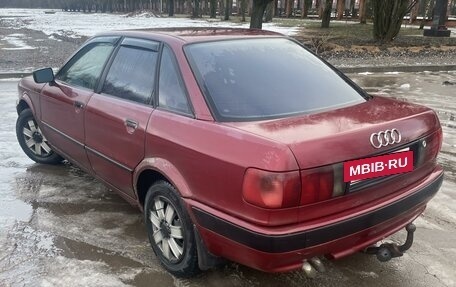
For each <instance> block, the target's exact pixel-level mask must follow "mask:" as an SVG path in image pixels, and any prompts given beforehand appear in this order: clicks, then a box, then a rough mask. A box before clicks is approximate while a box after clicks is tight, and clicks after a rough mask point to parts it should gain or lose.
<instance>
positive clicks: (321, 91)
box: [185, 38, 366, 121]
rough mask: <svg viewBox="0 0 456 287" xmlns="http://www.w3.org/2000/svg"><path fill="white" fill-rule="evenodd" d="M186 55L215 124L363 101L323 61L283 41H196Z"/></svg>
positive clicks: (190, 45) (316, 109)
mask: <svg viewBox="0 0 456 287" xmlns="http://www.w3.org/2000/svg"><path fill="white" fill-rule="evenodd" d="M185 52H186V54H187V57H188V59H189V62H190V65H191V67H192V70H193V72H194V73H195V75H196V78H197V80H198V84H199V86H200V87H201V89H202V92H203V94H204V95H205V97H206V99H207V100H208V102H209V104H210V106H211V109H212V111H213V113H214V115H215V117H216V118H217V119H218V120H220V121H252V120H260V119H268V118H280V117H287V116H293V115H298V114H309V113H316V112H320V111H324V110H330V109H335V108H340V107H344V106H350V105H354V104H357V103H362V102H364V101H365V100H366V99H365V98H364V97H363V96H362V95H361V94H360V93H359V92H358V91H357V90H356V89H355V88H354V87H352V86H351V85H350V84H349V83H348V82H346V81H345V80H344V79H343V78H342V77H341V76H339V75H338V74H337V73H336V72H335V71H334V70H332V69H331V68H330V67H329V66H327V65H326V64H325V63H324V62H322V61H321V60H320V59H318V58H317V57H316V56H314V55H312V54H311V53H310V52H308V51H307V50H306V49H304V48H303V47H301V46H300V45H298V44H297V43H295V42H293V41H291V40H288V39H285V38H272V39H271V38H269V39H237V40H225V41H214V42H204V43H195V44H189V45H187V46H186V47H185Z"/></svg>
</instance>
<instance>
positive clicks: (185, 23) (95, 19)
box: [0, 9, 298, 38]
mask: <svg viewBox="0 0 456 287" xmlns="http://www.w3.org/2000/svg"><path fill="white" fill-rule="evenodd" d="M44 11H45V10H42V9H0V17H12V16H13V15H14V16H15V17H16V18H14V21H15V27H20V28H28V29H33V30H39V31H42V32H44V33H45V34H47V35H49V36H51V35H53V34H57V35H62V36H66V37H73V38H76V37H81V36H93V35H95V34H98V33H101V32H105V31H110V30H124V29H147V28H170V27H208V28H213V27H228V28H233V27H235V28H248V27H249V23H243V24H239V23H232V22H222V21H218V22H212V21H207V20H205V19H189V18H167V17H163V18H158V17H150V15H148V14H147V13H145V14H144V13H143V14H139V15H135V16H131V17H130V16H129V17H127V15H121V14H101V13H97V14H95V13H77V12H60V11H59V12H56V13H55V14H45V13H44ZM263 28H264V29H265V30H271V31H275V32H279V33H283V34H285V35H293V34H295V33H296V32H297V29H298V28H297V27H279V26H277V25H276V24H275V23H265V24H263Z"/></svg>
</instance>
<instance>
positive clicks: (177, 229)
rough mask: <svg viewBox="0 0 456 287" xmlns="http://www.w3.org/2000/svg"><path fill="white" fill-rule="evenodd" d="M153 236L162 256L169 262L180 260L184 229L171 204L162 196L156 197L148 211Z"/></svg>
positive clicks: (182, 252) (182, 250)
mask: <svg viewBox="0 0 456 287" xmlns="http://www.w3.org/2000/svg"><path fill="white" fill-rule="evenodd" d="M149 214H150V215H149V220H150V221H151V223H152V230H153V238H154V242H155V244H156V245H157V246H158V248H159V249H160V251H161V253H162V255H163V257H165V258H166V259H167V260H168V261H169V262H171V263H176V262H179V261H181V260H182V258H183V254H184V247H185V246H184V243H185V240H184V230H183V228H182V224H181V219H180V217H179V214H178V212H177V211H176V208H175V207H174V206H173V204H172V203H171V202H170V201H168V200H167V199H166V198H164V197H161V196H159V197H156V198H155V200H154V206H153V208H152V209H151V210H150V212H149Z"/></svg>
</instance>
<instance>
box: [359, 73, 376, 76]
mask: <svg viewBox="0 0 456 287" xmlns="http://www.w3.org/2000/svg"><path fill="white" fill-rule="evenodd" d="M373 74H374V73H371V72H363V73H358V75H363V76H368V75H373Z"/></svg>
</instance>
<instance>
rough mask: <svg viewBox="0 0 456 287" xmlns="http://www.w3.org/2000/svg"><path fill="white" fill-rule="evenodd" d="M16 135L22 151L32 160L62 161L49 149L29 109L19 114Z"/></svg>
mask: <svg viewBox="0 0 456 287" xmlns="http://www.w3.org/2000/svg"><path fill="white" fill-rule="evenodd" d="M16 136H17V140H18V142H19V144H20V145H21V148H22V150H23V151H24V153H25V154H26V155H27V156H28V157H29V158H30V159H32V160H33V161H35V162H38V163H45V164H58V163H61V162H62V160H63V158H62V157H61V156H60V155H58V154H57V153H55V152H54V151H53V150H52V149H51V147H50V146H49V144H48V141H47V139H46V138H45V137H44V135H43V133H42V132H41V129H40V127H39V126H38V124H37V122H36V120H35V118H34V117H33V113H32V111H31V110H30V109H25V110H23V111H22V112H21V113H20V114H19V117H18V118H17V122H16Z"/></svg>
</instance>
